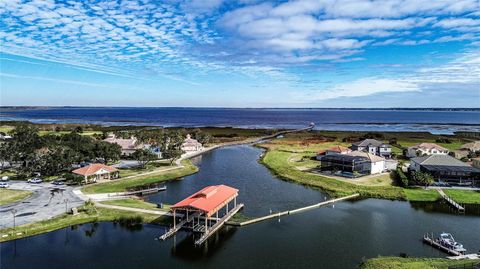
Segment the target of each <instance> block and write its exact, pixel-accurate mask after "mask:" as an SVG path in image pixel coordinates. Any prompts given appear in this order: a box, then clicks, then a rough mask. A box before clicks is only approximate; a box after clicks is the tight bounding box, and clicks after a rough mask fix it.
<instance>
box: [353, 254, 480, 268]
mask: <svg viewBox="0 0 480 269" xmlns="http://www.w3.org/2000/svg"><path fill="white" fill-rule="evenodd" d="M474 263H480V262H479V261H471V260H463V261H454V260H449V259H442V258H400V257H379V258H373V259H368V260H366V261H365V262H363V263H362V265H361V266H360V269H447V268H448V266H452V265H465V266H467V265H469V266H471V265H472V264H474ZM468 268H473V267H465V269H468Z"/></svg>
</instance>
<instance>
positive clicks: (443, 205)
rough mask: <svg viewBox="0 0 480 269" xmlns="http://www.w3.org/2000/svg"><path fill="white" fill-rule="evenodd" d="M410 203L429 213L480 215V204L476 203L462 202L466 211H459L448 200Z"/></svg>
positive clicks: (415, 207) (417, 208)
mask: <svg viewBox="0 0 480 269" xmlns="http://www.w3.org/2000/svg"><path fill="white" fill-rule="evenodd" d="M410 205H411V206H412V208H414V209H416V210H422V211H425V212H429V213H445V214H454V215H469V216H480V205H475V204H462V206H463V207H464V208H465V212H464V213H463V212H459V211H458V210H457V209H454V208H452V207H451V206H450V205H449V204H448V203H447V202H446V201H441V200H440V201H435V202H410Z"/></svg>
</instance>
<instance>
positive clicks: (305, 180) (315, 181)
mask: <svg viewBox="0 0 480 269" xmlns="http://www.w3.org/2000/svg"><path fill="white" fill-rule="evenodd" d="M291 155H292V153H290V152H285V151H279V150H268V151H267V152H266V153H265V155H264V157H263V158H262V163H263V164H265V165H266V166H267V167H268V168H270V169H271V170H272V171H273V172H274V173H275V174H277V175H278V176H279V177H281V178H283V179H287V180H290V181H293V182H296V183H299V184H303V185H308V186H312V187H318V188H321V189H323V190H325V191H327V192H328V193H329V194H331V195H333V196H344V195H350V194H354V193H359V194H360V195H361V196H364V197H376V198H385V199H400V200H404V199H405V194H404V193H403V191H402V189H401V188H399V187H394V186H370V187H367V186H362V185H357V184H352V183H348V182H345V181H341V180H337V179H333V178H328V177H325V176H322V175H318V174H313V173H309V172H304V171H300V170H298V169H297V168H295V167H294V166H293V165H292V164H291V163H290V162H289V158H290V157H291Z"/></svg>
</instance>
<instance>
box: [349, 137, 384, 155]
mask: <svg viewBox="0 0 480 269" xmlns="http://www.w3.org/2000/svg"><path fill="white" fill-rule="evenodd" d="M351 149H352V150H354V151H365V152H368V153H370V154H374V155H377V156H382V157H387V158H390V157H391V156H392V147H391V146H390V145H389V144H385V143H383V142H381V141H378V140H375V139H365V140H362V141H359V142H356V143H353V144H352V146H351Z"/></svg>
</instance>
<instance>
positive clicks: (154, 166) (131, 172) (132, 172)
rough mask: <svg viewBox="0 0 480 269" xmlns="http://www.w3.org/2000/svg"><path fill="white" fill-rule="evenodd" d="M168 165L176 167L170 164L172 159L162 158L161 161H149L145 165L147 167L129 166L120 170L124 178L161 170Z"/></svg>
mask: <svg viewBox="0 0 480 269" xmlns="http://www.w3.org/2000/svg"><path fill="white" fill-rule="evenodd" d="M167 167H175V166H172V165H170V161H168V160H161V161H156V162H154V163H149V164H147V165H146V166H145V168H140V167H135V168H127V169H119V170H120V176H121V177H122V178H125V177H131V176H136V175H140V174H144V173H150V172H154V171H156V170H158V171H159V172H161V171H162V170H163V168H167Z"/></svg>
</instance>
